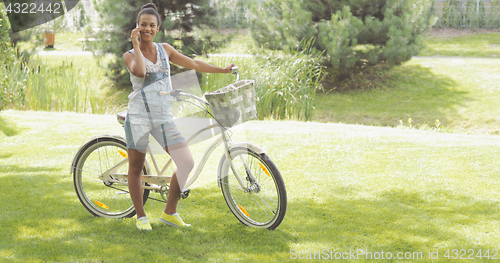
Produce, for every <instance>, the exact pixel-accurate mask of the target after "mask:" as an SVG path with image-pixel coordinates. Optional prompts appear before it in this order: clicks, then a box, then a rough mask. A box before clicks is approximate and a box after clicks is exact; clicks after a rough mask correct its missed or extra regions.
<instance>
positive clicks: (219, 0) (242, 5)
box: [213, 0, 256, 28]
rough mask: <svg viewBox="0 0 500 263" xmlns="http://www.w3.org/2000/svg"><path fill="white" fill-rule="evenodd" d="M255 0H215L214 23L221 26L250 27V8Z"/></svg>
mask: <svg viewBox="0 0 500 263" xmlns="http://www.w3.org/2000/svg"><path fill="white" fill-rule="evenodd" d="M255 4H256V2H255V1H253V0H215V1H213V9H214V11H215V13H216V14H217V15H216V16H214V18H213V19H214V24H216V25H217V26H219V27H221V28H248V27H249V26H250V19H249V18H250V10H249V9H250V8H251V7H253V6H255Z"/></svg>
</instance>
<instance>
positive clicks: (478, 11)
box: [436, 0, 500, 28]
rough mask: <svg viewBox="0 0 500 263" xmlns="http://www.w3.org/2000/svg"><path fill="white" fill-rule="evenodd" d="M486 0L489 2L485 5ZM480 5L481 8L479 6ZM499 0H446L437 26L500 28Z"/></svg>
mask: <svg viewBox="0 0 500 263" xmlns="http://www.w3.org/2000/svg"><path fill="white" fill-rule="evenodd" d="M485 2H488V4H487V5H485ZM478 7H479V8H478ZM499 12H500V1H499V0H489V1H485V0H479V2H478V1H477V0H467V1H460V0H446V2H445V3H444V7H443V10H442V14H441V16H440V18H439V20H438V21H437V23H436V26H437V27H452V28H498V27H499V26H500V19H499V17H498V14H499Z"/></svg>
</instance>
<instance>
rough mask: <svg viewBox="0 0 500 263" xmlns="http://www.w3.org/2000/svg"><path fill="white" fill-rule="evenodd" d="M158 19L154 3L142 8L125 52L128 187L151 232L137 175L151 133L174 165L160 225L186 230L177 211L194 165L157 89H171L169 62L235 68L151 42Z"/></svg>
mask: <svg viewBox="0 0 500 263" xmlns="http://www.w3.org/2000/svg"><path fill="white" fill-rule="evenodd" d="M160 23H161V21H160V15H159V14H158V12H157V9H156V6H155V5H154V4H153V3H148V4H145V5H144V6H143V7H142V9H141V11H140V12H139V14H138V16H137V28H135V29H134V30H132V33H131V36H130V38H131V40H132V44H133V47H134V48H133V49H131V50H129V51H127V52H125V54H123V61H124V62H125V65H126V66H127V69H128V71H129V72H130V81H131V82H132V85H133V88H134V91H133V92H132V93H131V94H130V95H129V100H130V103H129V109H128V113H127V118H126V119H125V125H124V128H125V134H126V138H127V148H128V157H129V171H128V185H129V191H130V197H131V198H132V202H133V204H134V207H135V210H136V212H137V222H136V226H137V228H138V229H139V230H148V231H149V230H152V228H151V224H150V222H149V220H148V218H147V217H146V213H145V212H144V207H143V199H142V194H143V189H142V183H141V172H142V168H143V166H144V160H145V156H146V154H145V151H146V148H147V145H148V137H149V134H151V135H153V137H154V138H155V139H156V140H157V141H158V143H160V145H162V147H163V148H164V149H165V151H166V152H167V153H168V154H169V155H170V156H171V157H172V159H173V160H174V162H175V165H176V166H177V168H176V170H175V172H174V174H173V175H172V180H171V182H170V189H169V194H168V201H167V206H166V207H165V211H164V212H163V214H162V215H161V216H160V221H161V222H163V223H166V224H168V225H171V226H190V225H189V224H186V223H184V222H183V220H182V219H181V218H180V217H179V215H178V214H177V212H176V209H177V202H178V200H179V196H180V192H181V189H182V187H183V186H184V185H185V183H186V180H187V177H188V176H189V173H190V172H191V170H192V169H193V166H194V161H193V157H192V155H191V152H190V151H189V148H188V146H187V143H186V141H185V139H184V137H183V136H182V135H181V134H180V132H179V130H178V129H177V127H176V126H175V124H174V122H173V117H172V113H171V112H170V111H171V104H172V100H171V99H172V97H170V96H169V95H160V94H159V91H171V90H172V86H171V85H172V84H171V82H170V67H169V64H168V61H170V62H172V63H175V64H177V65H179V66H182V67H185V68H189V69H194V70H196V71H199V72H207V73H230V72H231V68H232V67H233V66H234V64H231V65H229V66H227V67H226V68H220V67H217V66H213V65H210V64H208V63H205V62H202V61H199V60H193V59H191V58H189V57H186V56H184V55H182V54H180V53H179V52H177V51H176V50H175V49H174V48H173V47H172V46H170V45H169V44H166V43H162V44H158V43H154V42H153V38H154V37H155V35H156V33H158V31H159V30H160Z"/></svg>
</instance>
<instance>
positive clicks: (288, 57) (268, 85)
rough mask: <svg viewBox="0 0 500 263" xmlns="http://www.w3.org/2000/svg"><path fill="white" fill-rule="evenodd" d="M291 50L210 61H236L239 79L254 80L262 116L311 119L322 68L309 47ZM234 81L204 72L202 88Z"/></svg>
mask: <svg viewBox="0 0 500 263" xmlns="http://www.w3.org/2000/svg"><path fill="white" fill-rule="evenodd" d="M311 46H312V42H311V41H310V42H303V43H302V48H301V49H300V50H299V49H290V50H288V51H285V52H282V51H264V50H261V51H260V52H258V54H256V55H254V56H252V57H237V56H236V57H230V56H213V57H210V58H208V59H206V60H207V61H208V62H209V63H212V64H215V65H219V66H225V65H228V64H230V63H235V64H236V65H237V66H238V67H239V68H240V79H253V80H255V90H256V93H257V94H256V95H257V113H258V116H259V119H278V120H284V119H293V120H305V121H308V120H311V118H312V114H313V110H314V99H315V96H316V91H317V90H318V89H320V88H321V80H322V78H323V71H322V67H321V65H320V64H319V63H318V59H317V57H316V56H314V54H313V52H312V51H311V49H310V47H311ZM232 82H234V77H232V76H230V75H229V74H204V75H203V77H202V79H201V83H202V85H201V86H202V89H203V91H212V90H216V89H218V88H222V87H224V86H226V85H228V84H230V83H232Z"/></svg>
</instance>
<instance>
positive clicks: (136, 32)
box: [130, 27, 141, 46]
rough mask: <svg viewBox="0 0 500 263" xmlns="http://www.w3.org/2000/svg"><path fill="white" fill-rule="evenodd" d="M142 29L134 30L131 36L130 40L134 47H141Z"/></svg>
mask: <svg viewBox="0 0 500 263" xmlns="http://www.w3.org/2000/svg"><path fill="white" fill-rule="evenodd" d="M139 30H140V29H139V28H138V27H137V28H134V29H133V30H132V34H131V35H130V39H131V40H132V45H134V46H139V37H140V35H141V31H139Z"/></svg>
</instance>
